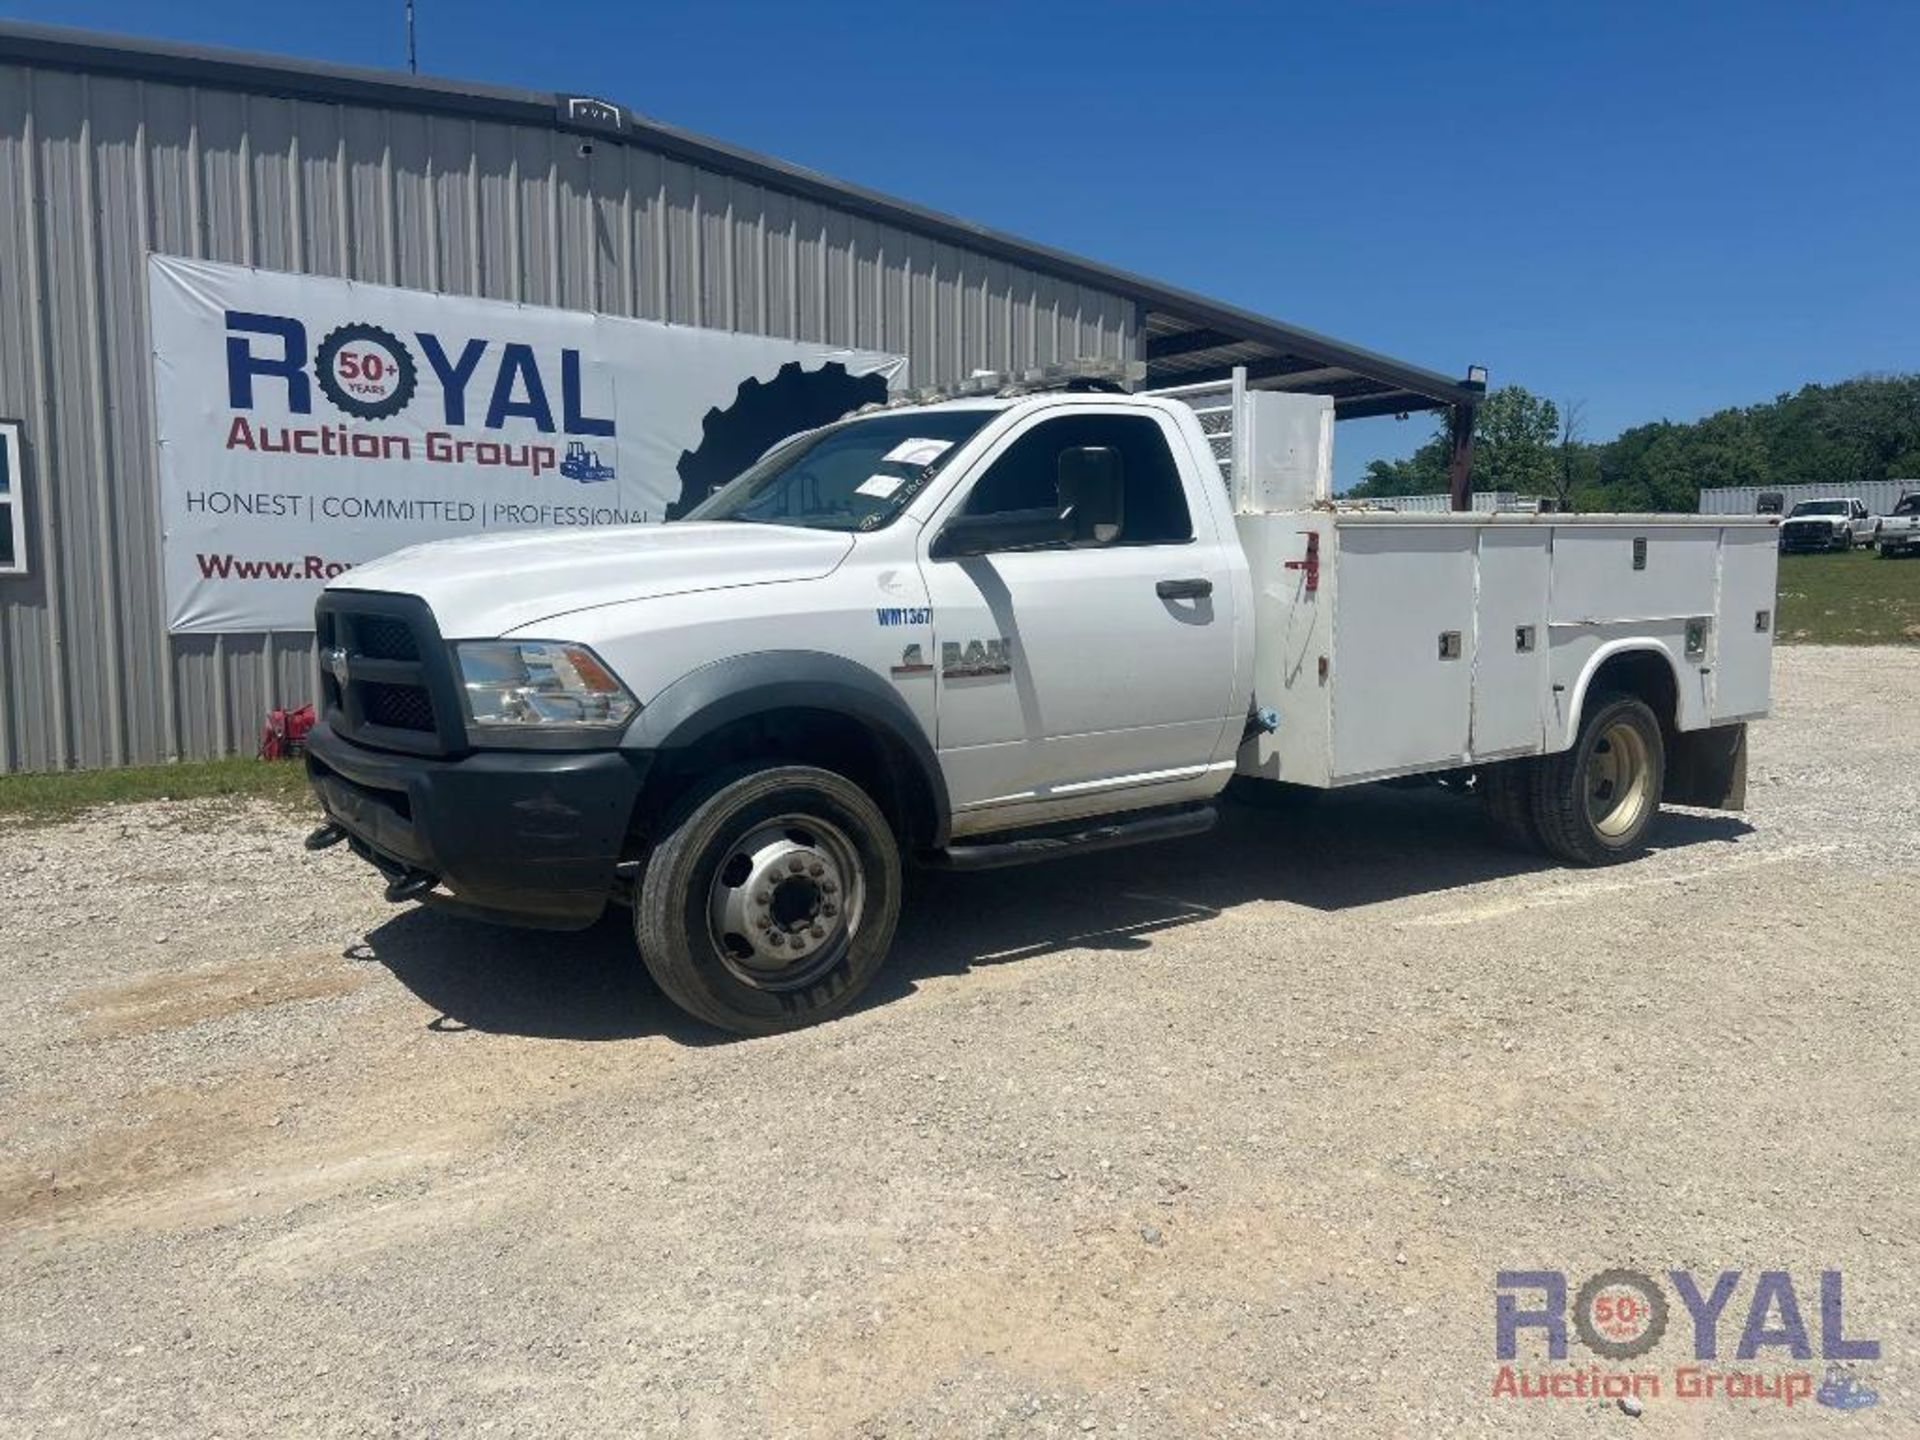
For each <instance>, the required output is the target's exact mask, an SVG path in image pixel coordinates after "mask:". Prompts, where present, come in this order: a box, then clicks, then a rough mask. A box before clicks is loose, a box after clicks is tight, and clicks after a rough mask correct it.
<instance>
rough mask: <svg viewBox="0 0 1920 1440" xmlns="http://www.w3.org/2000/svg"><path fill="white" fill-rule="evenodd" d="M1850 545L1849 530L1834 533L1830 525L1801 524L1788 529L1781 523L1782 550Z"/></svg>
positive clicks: (1851, 535)
mask: <svg viewBox="0 0 1920 1440" xmlns="http://www.w3.org/2000/svg"><path fill="white" fill-rule="evenodd" d="M1852 545H1853V534H1852V532H1851V531H1841V532H1838V533H1836V532H1835V531H1834V530H1833V529H1832V527H1830V526H1825V525H1822V526H1818V527H1815V526H1811V525H1802V526H1797V527H1795V528H1793V529H1791V530H1790V529H1788V528H1787V527H1785V526H1784V525H1783V526H1782V527H1781V528H1780V548H1781V549H1782V550H1793V551H1805V550H1839V549H1842V548H1851V547H1852Z"/></svg>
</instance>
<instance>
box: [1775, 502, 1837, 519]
mask: <svg viewBox="0 0 1920 1440" xmlns="http://www.w3.org/2000/svg"><path fill="white" fill-rule="evenodd" d="M1846 513H1847V502H1846V501H1844V500H1802V501H1801V502H1800V503H1799V504H1798V505H1796V506H1794V507H1793V514H1792V515H1789V516H1788V517H1787V518H1788V519H1789V520H1791V519H1793V518H1794V517H1795V516H1798V515H1844V514H1846Z"/></svg>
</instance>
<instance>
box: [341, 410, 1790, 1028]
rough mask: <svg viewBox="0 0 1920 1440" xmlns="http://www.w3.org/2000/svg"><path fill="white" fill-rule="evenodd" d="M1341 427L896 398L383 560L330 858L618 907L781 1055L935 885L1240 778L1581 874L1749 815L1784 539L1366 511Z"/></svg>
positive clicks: (465, 904) (392, 875)
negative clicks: (1452, 803)
mask: <svg viewBox="0 0 1920 1440" xmlns="http://www.w3.org/2000/svg"><path fill="white" fill-rule="evenodd" d="M1303 398H1304V397H1298V396H1277V395H1260V394H1247V393H1243V391H1242V390H1241V389H1240V388H1239V387H1236V388H1235V391H1234V394H1233V397H1232V399H1231V401H1230V402H1229V403H1228V404H1227V405H1226V407H1225V412H1224V413H1225V414H1226V417H1227V420H1228V421H1229V422H1230V423H1231V426H1232V427H1233V430H1234V435H1235V437H1236V438H1235V439H1234V441H1233V460H1232V463H1231V464H1230V465H1229V466H1228V472H1229V473H1228V474H1227V475H1225V476H1223V473H1222V469H1221V466H1220V464H1219V463H1218V461H1217V457H1219V456H1220V455H1221V446H1222V435H1223V433H1224V432H1223V430H1222V428H1221V424H1220V420H1221V408H1220V406H1218V405H1214V406H1213V408H1212V410H1211V411H1210V410H1209V404H1203V403H1201V401H1200V400H1199V399H1198V398H1196V397H1193V396H1150V395H1131V394H1125V393H1108V392H1106V391H1100V390H1092V391H1084V392H1081V393H1068V392H1062V391H1042V392H1039V393H1003V394H1000V395H995V396H984V397H978V398H969V399H963V400H954V401H948V402H945V403H939V404H928V405H921V406H895V407H891V408H887V409H883V410H879V411H875V412H872V413H864V414H861V415H858V416H855V417H853V418H851V419H848V420H845V421H842V422H839V423H837V424H835V425H831V426H828V427H826V428H824V429H822V430H818V431H813V432H809V433H807V434H804V435H800V436H796V437H793V438H792V439H790V440H788V441H786V442H784V443H783V444H781V445H780V446H777V447H776V448H775V449H774V450H773V451H772V452H770V453H769V454H768V455H767V456H765V457H763V458H762V459H761V460H760V461H759V462H758V463H757V464H755V465H754V466H753V467H751V468H750V469H749V470H748V471H747V472H746V473H745V474H743V475H742V476H740V477H739V478H738V479H737V480H735V481H734V482H733V483H732V484H730V485H728V486H726V487H724V488H723V489H721V490H720V491H719V492H718V493H717V494H715V495H714V496H713V497H711V498H710V499H709V500H708V501H707V502H706V503H705V504H703V505H701V506H699V507H698V508H697V509H696V510H694V511H693V513H692V514H691V515H690V516H689V517H688V518H687V520H686V521H684V522H679V523H675V524H672V525H668V526H665V527H635V528H631V529H615V530H601V531H595V532H591V533H578V534H573V533H559V532H550V533H547V534H543V535H538V536H529V537H524V538H519V539H499V540H480V541H453V542H444V543H442V544H438V545H430V546H425V547H421V548H419V549H417V550H414V551H409V552H403V553H401V554H400V555H397V556H393V557H390V558H389V559H387V560H384V561H381V562H377V563H376V564H373V565H370V566H366V567H363V568H361V569H359V570H356V571H354V572H352V574H351V575H350V576H346V577H343V578H342V579H341V580H340V581H336V582H335V583H334V584H333V585H332V586H330V587H329V589H328V590H327V592H326V593H325V595H324V596H323V597H322V600H321V602H320V606H319V612H318V628H319V631H320V637H321V647H322V658H323V665H322V670H323V719H322V723H321V724H320V726H319V727H317V729H316V730H315V732H314V734H313V736H312V738H311V741H310V769H311V774H312V778H313V782H314V786H315V788H316V790H317V792H318V794H319V796H320V799H321V801H322V803H323V805H324V806H325V808H326V810H327V814H328V822H327V824H326V825H325V826H323V827H322V828H321V829H320V830H319V831H317V832H315V834H314V836H312V837H311V838H310V842H309V843H311V844H314V845H328V844H333V843H337V842H340V841H343V840H344V841H346V842H348V843H349V844H351V845H352V846H353V848H354V849H355V850H356V851H357V852H358V853H359V854H361V855H362V856H363V857H364V858H366V859H368V860H370V861H371V862H372V863H373V864H374V865H376V866H377V867H378V868H379V869H380V870H381V871H382V872H384V874H385V875H386V877H387V880H388V894H389V896H390V897H391V898H394V899H396V900H405V899H415V898H418V899H422V900H425V901H427V902H429V903H433V904H437V905H446V906H452V907H455V908H458V909H460V910H463V911H465V912H467V913H470V914H475V915H479V916H482V917H485V918H491V919H497V920H503V921H508V922H512V923H531V924H540V925H548V926H560V927H569V926H581V925H586V924H590V923H592V922H593V921H594V920H595V919H597V918H598V917H599V916H600V914H601V913H602V912H603V911H604V909H605V908H606V906H607V905H608V903H609V902H612V901H618V902H620V903H622V904H625V905H627V906H629V907H630V908H631V912H632V916H633V923H634V929H635V936H636V940H637V942H638V946H639V950H640V954H641V957H642V959H643V960H644V961H645V963H646V964H647V966H648V968H649V969H650V970H651V971H652V973H653V974H654V976H655V977H656V979H657V980H658V981H659V983H660V985H661V987H662V989H663V990H665V992H666V993H667V994H668V995H669V996H670V997H672V998H673V999H674V1000H676V1001H677V1002H678V1003H680V1004H681V1005H682V1006H684V1007H685V1008H686V1009H688V1010H689V1011H691V1012H692V1013H694V1014H696V1015H699V1016H701V1017H703V1018H705V1019H707V1020H709V1021H711V1022H712V1023H714V1024H716V1025H721V1026H724V1027H727V1028H731V1029H734V1030H740V1031H747V1032H764V1031H769V1030H777V1029H783V1028H788V1027H791V1026H793V1025H798V1024H804V1023H808V1022H810V1021H814V1020H819V1019H822V1018H825V1017H827V1016H830V1015H833V1014H836V1013H838V1012H839V1011H840V1010H842V1009H844V1008H845V1007H846V1006H847V1005H848V1004H850V1003H851V1002H852V1000H853V999H854V997H855V996H856V995H858V993H859V992H860V991H861V990H862V989H863V988H864V987H865V986H866V985H867V983H869V981H870V980H871V979H872V977H873V975H874V974H875V973H876V972H877V970H878V969H879V967H880V965H881V964H882V963H883V962H884V960H885V958H886V955H887V952H888V949H889V947H890V945H891V943H892V938H893V932H894V928H895V924H896V922H897V919H898V915H899V909H900V905H901V903H902V887H901V868H902V865H903V863H906V862H915V863H923V864H932V865H940V866H947V867H954V868H975V867H983V866H990V865H1000V864H1011V863H1016V862H1021V861H1026V860H1033V859H1042V858H1048V857H1051V856H1055V855H1061V854H1070V853H1079V852H1083V851H1087V850H1091V849H1098V848H1103V847H1109V846H1114V845H1120V844H1127V843H1135V842H1138V841H1142V840H1150V839H1161V838H1167V837H1170V836H1176V835H1188V834H1194V833H1197V832H1199V831H1201V830H1204V829H1206V828H1207V827H1208V826H1209V825H1210V824H1211V822H1212V820H1213V817H1214V805H1215V802H1216V800H1217V798H1218V797H1219V796H1220V794H1221V792H1222V791H1223V790H1224V789H1225V788H1226V787H1227V786H1228V784H1229V782H1230V781H1237V783H1236V789H1237V790H1240V791H1243V792H1246V793H1248V794H1249V795H1250V796H1251V797H1252V798H1256V799H1257V798H1259V797H1260V796H1261V795H1264V794H1273V795H1279V794H1283V793H1285V790H1286V787H1289V786H1293V787H1312V788H1315V789H1326V788H1332V787H1338V786H1344V785H1350V784H1358V783H1363V782H1366V781H1371V780H1379V779H1387V778H1399V777H1406V776H1411V775H1435V776H1440V777H1445V778H1447V779H1449V780H1450V781H1452V782H1454V783H1456V784H1457V785H1459V786H1460V787H1462V788H1469V789H1472V790H1473V791H1476V792H1477V793H1479V794H1480V795H1481V796H1482V798H1483V800H1484V801H1485V803H1486V805H1487V807H1488V809H1489V812H1490V813H1491V814H1492V816H1493V817H1494V819H1495V821H1496V822H1497V823H1498V824H1499V826H1500V827H1501V828H1502V829H1503V830H1505V831H1506V832H1507V833H1508V834H1510V835H1511V836H1513V837H1514V838H1516V839H1519V840H1521V841H1524V842H1525V843H1528V844H1531V845H1536V846H1539V847H1541V848H1543V849H1545V850H1547V851H1548V852H1549V853H1552V854H1554V855H1556V856H1558V857H1560V858H1562V859H1565V860H1568V861H1571V862H1574V863H1582V864H1596V863H1605V862H1608V861H1612V860H1616V859H1621V858H1625V857H1627V856H1630V855H1632V854H1634V853H1636V852H1637V851H1638V850H1639V848H1640V847H1641V845H1642V844H1643V842H1644V840H1645V837H1646V835H1647V834H1648V831H1649V827H1650V826H1651V825H1652V823H1653V822H1654V819H1655V816H1656V814H1657V811H1658V808H1659V806H1660V804H1661V802H1662V801H1663V800H1666V801H1672V802H1677V803H1688V804H1696V805H1707V806H1724V807H1737V806H1739V805H1740V804H1741V803H1742V800H1743V790H1744V764H1745V745H1744V740H1745V729H1744V725H1745V722H1746V721H1747V720H1749V719H1751V718H1754V717H1756V716H1758V715H1761V714H1764V713H1765V711H1766V708H1767V703H1768V665H1769V658H1770V653H1771V644H1772V605H1773V586H1774V573H1773V572H1774V564H1775V553H1776V546H1775V532H1774V522H1773V521H1771V520H1767V519H1760V520H1754V519H1739V518H1733V517H1726V518H1721V517H1675V516H1594V517H1587V516H1582V517H1568V516H1538V517H1517V516H1505V515H1500V516H1456V515H1388V514H1380V513H1371V512H1365V511H1358V510H1352V509H1347V508H1343V507H1339V506H1336V505H1335V504H1333V503H1332V502H1331V501H1330V499H1329V498H1328V496H1327V493H1326V491H1327V486H1326V480H1325V477H1326V465H1325V458H1326V457H1325V454H1324V446H1322V447H1321V451H1320V453H1319V460H1318V463H1317V466H1315V465H1309V466H1308V467H1306V469H1305V470H1302V469H1300V467H1298V466H1295V465H1293V464H1292V462H1291V461H1289V460H1287V459H1286V457H1285V456H1284V455H1282V454H1281V453H1280V452H1281V451H1283V450H1286V448H1287V446H1288V445H1292V444H1294V442H1295V441H1296V440H1298V439H1299V437H1300V436H1302V435H1306V436H1309V437H1310V436H1311V434H1312V433H1313V432H1315V430H1316V426H1317V427H1318V431H1319V432H1320V433H1322V434H1325V433H1330V429H1331V411H1330V408H1328V409H1324V410H1323V411H1322V412H1320V413H1319V414H1318V415H1317V416H1316V414H1314V413H1312V412H1311V410H1310V408H1309V410H1307V411H1302V410H1301V409H1300V408H1299V407H1300V404H1301V402H1302V401H1303ZM1209 403H1211V402H1209ZM1289 407H1291V408H1289ZM1203 422H1204V423H1203ZM1257 437H1265V438H1264V439H1258V438H1257ZM1275 437H1282V439H1284V440H1285V443H1284V444H1281V443H1279V442H1277V441H1275ZM1269 442H1272V443H1269ZM1296 448H1297V447H1296ZM1306 448H1307V450H1309V451H1311V450H1312V448H1313V447H1312V445H1311V444H1308V445H1307V446H1306ZM1296 458H1297V457H1296Z"/></svg>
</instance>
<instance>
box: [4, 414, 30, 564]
mask: <svg viewBox="0 0 1920 1440" xmlns="http://www.w3.org/2000/svg"><path fill="white" fill-rule="evenodd" d="M24 469H25V467H24V466H23V465H22V464H21V458H20V422H19V421H17V420H0V575H24V574H26V573H27V507H26V497H25V496H24V495H23V494H22V493H21V477H22V473H23V471H24Z"/></svg>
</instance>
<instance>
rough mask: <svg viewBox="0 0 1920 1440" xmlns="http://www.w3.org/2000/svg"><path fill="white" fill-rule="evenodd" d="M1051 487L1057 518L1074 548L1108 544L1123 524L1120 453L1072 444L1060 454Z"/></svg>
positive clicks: (1123, 500) (1124, 502)
mask: <svg viewBox="0 0 1920 1440" xmlns="http://www.w3.org/2000/svg"><path fill="white" fill-rule="evenodd" d="M1055 473H1056V479H1055V485H1056V489H1057V491H1058V493H1059V496H1060V518H1061V519H1062V520H1064V521H1065V522H1066V524H1067V527H1068V533H1069V538H1070V539H1071V540H1072V542H1073V543H1074V544H1075V545H1111V544H1112V543H1113V542H1114V541H1115V540H1117V539H1119V538H1120V529H1121V526H1122V525H1124V524H1125V522H1126V487H1125V484H1124V477H1123V475H1122V473H1121V467H1120V452H1119V451H1118V450H1114V449H1111V448H1110V447H1108V446H1105V445H1076V446H1074V447H1073V448H1072V449H1069V450H1062V451H1061V452H1060V461H1059V467H1058V469H1057V471H1056V472H1055Z"/></svg>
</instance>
